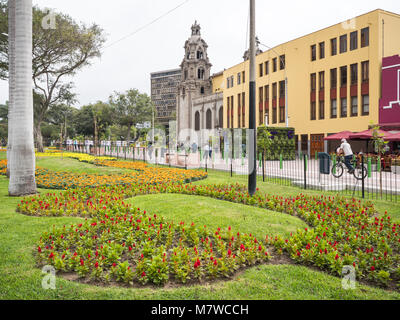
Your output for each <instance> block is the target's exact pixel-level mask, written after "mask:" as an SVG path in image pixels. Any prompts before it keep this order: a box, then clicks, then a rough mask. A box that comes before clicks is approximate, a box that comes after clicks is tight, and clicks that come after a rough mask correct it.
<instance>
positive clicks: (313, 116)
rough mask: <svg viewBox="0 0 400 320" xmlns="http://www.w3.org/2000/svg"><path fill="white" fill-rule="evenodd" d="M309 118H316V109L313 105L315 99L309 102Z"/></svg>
mask: <svg viewBox="0 0 400 320" xmlns="http://www.w3.org/2000/svg"><path fill="white" fill-rule="evenodd" d="M310 112H311V120H317V110H316V106H315V101H314V102H311V110H310Z"/></svg>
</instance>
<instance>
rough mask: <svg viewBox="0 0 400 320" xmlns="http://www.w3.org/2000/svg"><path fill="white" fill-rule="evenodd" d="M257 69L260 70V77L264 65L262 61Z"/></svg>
mask: <svg viewBox="0 0 400 320" xmlns="http://www.w3.org/2000/svg"><path fill="white" fill-rule="evenodd" d="M259 70H260V77H262V76H263V72H264V65H263V64H262V63H261V64H260V65H259Z"/></svg>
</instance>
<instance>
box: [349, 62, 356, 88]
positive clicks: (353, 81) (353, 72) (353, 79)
mask: <svg viewBox="0 0 400 320" xmlns="http://www.w3.org/2000/svg"><path fill="white" fill-rule="evenodd" d="M350 73H351V84H352V85H355V84H357V82H358V64H357V63H355V64H352V65H351V66H350Z"/></svg>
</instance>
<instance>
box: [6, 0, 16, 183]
mask: <svg viewBox="0 0 400 320" xmlns="http://www.w3.org/2000/svg"><path fill="white" fill-rule="evenodd" d="M8 65H9V67H8V74H9V75H8V77H9V81H8V84H9V85H8V90H9V91H8V92H9V99H8V100H9V101H8V139H7V140H8V141H7V142H8V143H7V177H8V178H9V177H10V162H11V149H12V139H13V136H12V130H11V129H12V128H13V123H12V121H13V110H14V90H15V0H9V1H8Z"/></svg>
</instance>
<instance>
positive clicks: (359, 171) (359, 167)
mask: <svg viewBox="0 0 400 320" xmlns="http://www.w3.org/2000/svg"><path fill="white" fill-rule="evenodd" d="M362 172H363V170H362V165H361V164H358V165H357V166H356V168H355V169H354V173H353V174H354V177H355V178H356V179H357V180H362V179H363V178H364V179H365V178H366V177H367V175H368V170H367V167H366V166H364V177H363V174H362Z"/></svg>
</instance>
